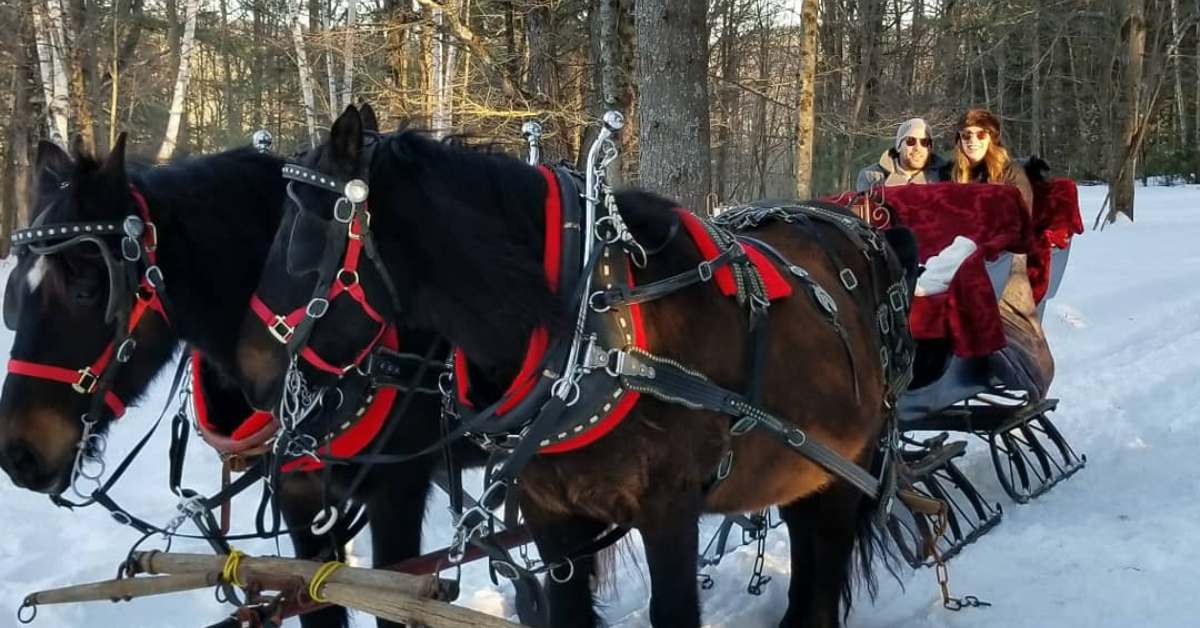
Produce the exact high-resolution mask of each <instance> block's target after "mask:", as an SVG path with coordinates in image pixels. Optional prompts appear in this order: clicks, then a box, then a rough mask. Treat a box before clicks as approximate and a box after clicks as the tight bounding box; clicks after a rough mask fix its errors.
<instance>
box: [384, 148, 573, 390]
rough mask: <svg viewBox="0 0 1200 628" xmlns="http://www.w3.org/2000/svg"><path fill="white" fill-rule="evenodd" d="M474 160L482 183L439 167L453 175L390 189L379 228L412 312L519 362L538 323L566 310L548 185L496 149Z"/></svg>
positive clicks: (464, 341)
mask: <svg viewBox="0 0 1200 628" xmlns="http://www.w3.org/2000/svg"><path fill="white" fill-rule="evenodd" d="M470 168H471V169H472V171H473V172H474V174H476V175H478V176H480V179H481V180H480V181H479V182H478V184H477V185H472V184H471V183H470V181H467V182H462V183H459V182H456V173H454V172H453V171H449V172H446V171H441V172H438V173H436V174H435V173H434V172H433V169H432V168H431V172H430V174H429V176H430V177H431V178H432V177H439V176H440V177H442V178H443V179H445V180H444V181H441V182H439V181H425V182H424V184H423V185H421V186H420V187H421V189H419V190H392V191H390V196H391V198H390V199H389V200H388V202H386V203H384V204H383V206H385V207H388V208H389V209H388V210H387V214H388V215H387V216H386V217H385V216H380V217H379V218H380V220H378V221H377V223H376V224H378V227H377V230H376V233H377V234H378V235H379V236H380V238H381V250H382V251H383V254H384V256H385V259H386V261H387V264H388V266H389V268H390V269H391V270H392V273H393V276H394V277H396V278H397V283H398V284H400V285H399V287H400V290H401V292H402V293H407V294H409V295H410V297H411V302H412V303H411V307H410V311H409V312H408V314H409V316H410V317H411V318H410V320H409V321H408V322H410V323H412V324H414V325H415V326H417V327H424V328H432V329H434V330H436V331H437V332H438V333H439V334H441V335H442V336H444V337H445V338H447V339H448V340H449V341H450V342H451V343H452V344H454V345H455V346H458V347H461V348H462V349H463V350H464V351H465V352H466V353H467V356H468V358H469V359H471V361H472V362H473V363H476V364H479V365H481V366H484V367H485V368H487V369H488V370H489V371H494V372H500V373H507V372H510V371H511V372H515V371H516V367H517V366H519V364H520V362H521V360H522V358H523V357H524V352H525V347H526V344H527V342H528V340H529V335H530V333H531V332H532V331H533V329H534V328H536V327H537V326H539V325H548V326H550V327H551V328H555V327H559V326H561V322H562V321H563V320H564V316H563V311H562V310H563V308H562V304H561V302H560V298H559V297H558V296H557V295H554V294H552V293H551V292H550V291H549V289H548V287H547V283H546V278H545V274H544V271H543V266H544V264H543V255H544V250H545V204H544V203H545V196H546V190H547V186H546V183H545V180H544V178H543V177H542V175H541V174H540V173H539V172H538V171H537V170H535V169H533V168H529V167H528V166H524V165H523V164H522V165H520V167H517V166H516V165H514V164H512V163H510V162H505V161H503V160H499V159H498V158H494V157H493V158H492V159H485V158H480V159H478V160H476V161H475V162H474V163H471V164H470ZM489 168H495V169H498V170H502V172H496V171H489V170H488V169H489ZM457 176H460V177H470V176H472V175H471V173H466V174H464V173H457ZM413 207H422V208H423V209H422V210H421V215H420V216H413V209H412V208H413ZM405 212H407V213H405ZM375 215H376V216H378V215H379V212H378V211H376V212H375Z"/></svg>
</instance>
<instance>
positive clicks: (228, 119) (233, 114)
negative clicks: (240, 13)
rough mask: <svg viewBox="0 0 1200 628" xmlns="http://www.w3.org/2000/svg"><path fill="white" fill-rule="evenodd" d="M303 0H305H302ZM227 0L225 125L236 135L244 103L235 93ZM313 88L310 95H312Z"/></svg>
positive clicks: (223, 50)
mask: <svg viewBox="0 0 1200 628" xmlns="http://www.w3.org/2000/svg"><path fill="white" fill-rule="evenodd" d="M300 1H301V2H303V0H300ZM226 5H227V0H221V65H222V68H221V69H222V73H223V75H224V76H223V80H224V92H225V95H224V99H225V127H226V128H227V129H228V130H229V132H230V133H233V134H234V137H238V138H240V137H241V135H242V103H241V102H240V100H239V99H238V98H237V97H236V96H235V95H234V93H233V67H232V57H233V51H232V50H231V49H230V46H229V44H230V33H229V12H228V8H227V6H226ZM311 92H312V90H311V88H310V90H309V95H310V96H311Z"/></svg>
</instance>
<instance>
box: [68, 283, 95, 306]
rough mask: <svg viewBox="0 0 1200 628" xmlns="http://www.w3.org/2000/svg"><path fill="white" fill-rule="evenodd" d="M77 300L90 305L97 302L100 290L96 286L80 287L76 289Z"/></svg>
mask: <svg viewBox="0 0 1200 628" xmlns="http://www.w3.org/2000/svg"><path fill="white" fill-rule="evenodd" d="M74 294H75V300H76V301H82V302H84V303H90V302H93V301H95V300H96V297H97V296H99V294H100V290H99V289H98V288H97V287H96V286H79V287H78V288H76V289H75V293H74Z"/></svg>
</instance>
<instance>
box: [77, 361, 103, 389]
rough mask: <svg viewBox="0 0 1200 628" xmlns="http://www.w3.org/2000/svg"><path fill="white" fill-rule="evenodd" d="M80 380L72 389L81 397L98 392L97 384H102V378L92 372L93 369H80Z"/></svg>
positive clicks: (86, 367)
mask: <svg viewBox="0 0 1200 628" xmlns="http://www.w3.org/2000/svg"><path fill="white" fill-rule="evenodd" d="M78 372H79V379H78V380H76V382H75V383H74V384H71V388H72V389H74V390H75V392H77V393H79V394H81V395H90V394H92V392H94V391H95V390H96V384H97V383H99V382H100V376H99V375H96V374H95V373H93V372H92V367H90V366H85V367H83V368H81V369H79V371H78Z"/></svg>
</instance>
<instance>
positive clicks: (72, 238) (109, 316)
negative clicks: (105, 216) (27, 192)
mask: <svg viewBox="0 0 1200 628" xmlns="http://www.w3.org/2000/svg"><path fill="white" fill-rule="evenodd" d="M43 215H44V214H43ZM144 232H145V225H144V223H143V222H142V220H141V219H140V218H138V217H137V216H129V217H127V218H126V219H125V220H124V221H121V222H77V223H58V224H51V225H43V224H40V221H35V222H34V224H33V225H32V226H30V227H28V228H26V229H20V230H17V231H15V232H13V234H12V238H11V240H12V244H13V246H14V247H15V248H16V250H17V253H18V255H20V254H21V253H22V252H23V250H25V249H27V250H28V251H29V252H30V253H33V254H34V255H36V256H39V257H41V256H48V255H54V254H57V253H61V252H63V251H66V250H70V249H74V248H76V247H81V246H84V245H86V244H92V245H95V247H96V250H97V252H98V253H99V258H100V260H102V261H103V262H104V269H105V273H106V275H107V277H108V303H107V304H106V305H105V309H104V322H105V323H111V322H113V321H114V320H116V318H117V316H118V314H119V313H120V312H121V311H123V309H124V308H125V306H127V305H128V303H129V301H130V299H131V298H132V297H131V295H132V292H133V286H130V285H128V284H129V283H133V282H136V277H135V276H133V273H134V272H135V271H132V269H129V270H127V269H126V267H125V264H124V263H123V262H124V261H128V262H136V261H137V260H138V259H140V257H141V244H140V242H139V239H140V237H141V236H142V234H143V233H144ZM113 237H120V238H121V239H120V245H119V246H120V249H121V257H120V258H118V257H117V256H116V255H114V253H113V250H112V247H111V246H110V245H109V242H108V241H107V240H106V239H105V238H113ZM131 258H132V259H131ZM151 268H154V267H151ZM27 274H28V269H26V270H25V272H19V271H17V270H14V271H13V273H12V274H11V275H10V276H9V279H8V284H7V286H6V287H5V291H4V295H5V296H4V325H5V326H6V327H8V329H10V330H13V331H16V327H17V322H18V320H17V319H18V318H19V316H20V305H21V302H22V301H21V300H22V299H24V298H25V297H26V296H28V295H30V294H31V293H32V290H31V289H30V288H29V283H28V281H27ZM12 297H15V298H12Z"/></svg>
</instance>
